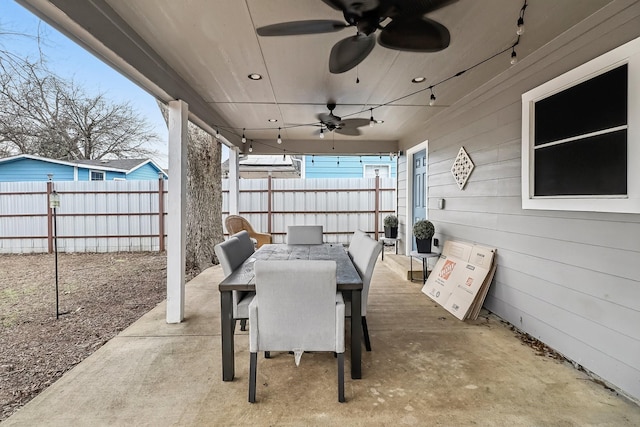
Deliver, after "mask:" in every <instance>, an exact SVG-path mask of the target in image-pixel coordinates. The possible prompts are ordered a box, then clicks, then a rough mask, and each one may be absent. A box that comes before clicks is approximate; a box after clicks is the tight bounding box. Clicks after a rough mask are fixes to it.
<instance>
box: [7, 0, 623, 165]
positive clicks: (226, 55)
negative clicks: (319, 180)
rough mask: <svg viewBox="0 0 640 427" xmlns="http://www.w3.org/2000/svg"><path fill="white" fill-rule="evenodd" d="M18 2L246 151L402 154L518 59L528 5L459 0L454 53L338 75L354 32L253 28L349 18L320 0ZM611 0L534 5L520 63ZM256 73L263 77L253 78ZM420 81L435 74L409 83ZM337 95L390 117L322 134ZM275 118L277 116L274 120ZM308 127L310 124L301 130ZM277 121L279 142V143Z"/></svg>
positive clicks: (359, 114) (340, 110) (406, 56)
mask: <svg viewBox="0 0 640 427" xmlns="http://www.w3.org/2000/svg"><path fill="white" fill-rule="evenodd" d="M17 1H18V2H19V3H21V4H23V5H24V6H26V7H27V8H29V9H30V10H32V11H33V12H34V13H36V14H37V15H39V16H40V17H41V18H42V19H44V20H45V21H47V22H49V23H50V24H52V25H54V26H56V27H57V28H59V29H60V30H62V31H63V32H65V33H66V34H67V35H69V36H70V37H72V38H74V39H75V40H76V41H78V42H79V43H80V44H82V45H84V46H85V47H86V48H87V49H89V50H90V51H92V52H93V53H95V54H96V55H97V56H99V57H100V58H102V59H103V60H105V61H106V62H107V63H109V64H111V65H112V66H114V67H115V68H116V69H118V70H120V71H121V72H122V73H123V74H125V75H127V76H129V77H130V78H131V79H132V80H134V81H136V82H137V83H138V84H140V85H141V86H142V87H144V88H145V89H147V90H148V91H149V92H150V93H151V94H153V95H154V96H155V97H157V98H158V99H160V100H162V101H164V102H168V101H170V100H173V99H182V100H184V101H185V102H187V103H188V104H189V109H190V113H191V119H192V120H193V121H195V122H196V123H197V124H199V125H200V126H202V127H204V128H205V129H207V130H209V131H210V132H215V131H217V130H219V132H220V133H221V134H222V135H223V136H224V137H225V138H226V140H227V141H228V142H229V143H230V144H232V145H236V146H238V147H240V150H241V151H244V152H246V151H248V145H249V143H246V144H243V143H242V142H241V135H242V133H243V128H244V129H246V130H245V131H244V132H245V134H246V137H247V138H248V139H251V140H253V152H254V153H270V152H282V150H283V149H285V150H287V153H322V152H329V153H331V152H332V153H360V154H363V153H379V152H390V151H397V150H398V147H399V142H401V141H405V142H406V141H413V142H419V141H414V140H415V138H416V137H415V135H416V132H417V131H421V132H423V131H424V128H425V127H428V124H429V122H430V121H433V120H437V116H438V115H442V114H446V113H447V109H448V107H449V106H451V105H452V104H454V103H456V102H460V101H461V99H463V98H464V96H465V95H467V94H468V93H470V92H472V91H473V90H475V89H476V88H478V87H480V86H481V85H482V84H484V83H486V82H487V81H489V80H490V79H492V78H494V77H495V76H496V75H498V74H500V73H502V72H504V71H505V70H507V69H508V68H509V67H510V66H511V65H510V63H509V59H510V52H511V50H510V49H509V48H510V47H511V46H512V45H513V43H514V42H515V40H516V34H515V28H516V20H517V18H518V16H519V12H520V8H521V7H522V2H521V1H519V0H483V1H475V0H458V1H455V2H453V3H451V4H449V5H447V6H445V7H442V8H440V9H438V10H436V11H434V12H432V13H430V14H428V16H429V18H431V19H434V20H436V21H438V22H440V23H442V24H444V25H445V26H446V27H447V28H448V29H449V31H450V33H451V43H450V45H449V47H448V48H446V49H445V50H443V51H440V52H436V53H414V52H400V51H397V50H390V49H387V48H384V47H382V46H380V45H376V47H375V48H374V49H373V51H372V52H371V54H370V55H369V56H368V57H367V58H366V59H365V60H364V61H363V62H362V63H361V64H360V65H359V66H358V67H357V70H356V69H355V68H354V69H353V70H350V71H347V72H345V73H342V74H331V73H330V72H329V67H328V62H329V60H328V58H329V52H330V50H331V47H332V46H333V45H334V44H335V43H336V42H338V41H339V40H341V39H343V38H345V37H348V36H350V35H352V34H353V33H354V32H355V31H354V30H352V29H343V30H341V31H338V32H335V33H327V34H316V35H304V36H289V37H260V36H258V35H256V28H258V27H261V26H265V25H269V24H274V23H280V22H285V21H293V20H310V19H333V20H339V21H344V17H343V16H342V13H341V12H340V11H337V10H334V9H333V8H331V7H329V6H328V5H327V4H326V3H324V2H323V1H321V0H270V1H266V0H215V1H212V0H189V1H187V0H185V1H176V0H136V1H130V0H91V1H86V2H78V1H76V0H50V1H47V0H17ZM610 1H611V0H588V1H585V0H565V1H557V0H530V1H529V3H530V4H529V5H528V7H527V9H526V15H525V27H526V32H525V34H524V35H523V36H522V38H521V41H520V44H519V45H518V46H517V48H516V51H517V55H518V58H519V59H520V61H522V59H523V58H525V57H526V56H527V55H529V54H530V53H532V52H534V51H535V50H537V49H538V48H540V47H542V46H543V45H545V44H546V43H548V42H549V41H551V40H552V39H553V38H555V37H556V36H558V35H560V34H561V33H563V32H564V31H566V30H567V29H569V28H570V27H572V26H573V25H575V24H576V23H578V22H580V21H582V20H583V19H585V18H586V17H587V16H589V15H591V14H592V13H594V12H595V11H597V10H598V9H600V8H602V7H604V6H606V4H607V3H609V2H610ZM504 49H508V51H507V52H506V53H503V54H502V55H499V56H498V57H496V58H493V59H491V60H489V61H487V62H485V63H483V64H482V65H480V66H478V67H477V68H474V69H472V70H470V71H468V72H466V73H464V75H461V76H459V77H454V78H452V79H450V80H448V81H445V82H444V83H441V84H439V83H440V82H442V81H443V80H446V79H447V78H449V77H452V76H455V74H456V73H458V72H459V71H463V70H466V69H468V68H470V67H472V66H473V65H475V64H478V63H480V62H481V61H483V60H485V59H487V58H489V57H491V56H492V55H494V54H496V53H497V52H500V51H502V50H504ZM250 73H259V74H260V75H262V76H263V78H262V80H258V81H253V80H250V79H249V78H248V77H247V76H248V75H249V74H250ZM417 76H423V77H425V78H426V80H425V81H424V82H423V83H420V84H415V83H412V82H411V79H412V78H414V77H417ZM357 77H358V78H359V83H356V78H357ZM435 84H437V85H436V86H435V88H434V92H435V95H436V96H437V101H436V104H435V105H433V106H429V96H430V91H429V90H428V87H429V86H430V85H435ZM420 90H422V91H421V92H419V93H415V94H413V95H410V94H412V93H414V92H416V91H420ZM407 95H410V96H407ZM329 100H334V101H335V102H336V103H337V104H338V105H337V107H336V109H335V114H336V115H338V116H342V118H343V119H345V118H363V119H367V120H368V119H369V117H370V109H371V108H374V110H373V115H374V117H375V119H376V120H384V123H383V124H377V125H375V126H374V127H369V126H365V127H361V128H360V130H361V131H362V135H360V136H346V135H342V134H339V133H336V132H331V133H329V132H326V131H325V135H326V137H325V138H324V139H320V138H319V135H318V130H319V127H318V126H313V124H316V125H317V124H318V123H319V121H318V118H317V115H318V114H319V113H326V112H327V109H326V104H327V101H329ZM394 100H398V101H397V102H392V101H394ZM390 102H391V103H390ZM389 103H390V104H389ZM271 118H273V119H277V120H278V121H277V122H276V123H270V122H268V119H271ZM299 124H309V125H310V126H294V125H299ZM278 127H281V128H282V129H281V135H282V139H283V143H282V144H281V145H278V144H277V143H276V137H277V134H278Z"/></svg>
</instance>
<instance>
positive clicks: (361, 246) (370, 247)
mask: <svg viewBox="0 0 640 427" xmlns="http://www.w3.org/2000/svg"><path fill="white" fill-rule="evenodd" d="M380 251H382V242H378V241H375V240H373V239H372V238H371V237H369V235H367V234H364V235H361V236H359V237H358V238H357V239H355V240H352V242H351V245H350V246H349V250H348V253H349V257H350V258H351V261H352V262H353V265H354V266H355V267H356V270H358V274H359V275H360V277H361V278H362V305H361V310H362V311H361V315H362V318H361V322H362V336H363V337H364V345H365V348H366V349H367V351H371V340H370V339H369V328H368V326H367V301H368V299H369V287H370V285H371V277H372V276H373V269H374V267H375V266H376V261H378V255H380ZM345 310H346V316H347V317H351V295H345ZM351 321H352V322H353V321H354V319H351ZM355 321H357V319H355Z"/></svg>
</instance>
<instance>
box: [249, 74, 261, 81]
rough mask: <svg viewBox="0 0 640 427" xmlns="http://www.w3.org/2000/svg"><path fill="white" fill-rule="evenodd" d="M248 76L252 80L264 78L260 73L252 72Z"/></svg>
mask: <svg viewBox="0 0 640 427" xmlns="http://www.w3.org/2000/svg"><path fill="white" fill-rule="evenodd" d="M247 77H249V78H250V79H251V80H262V76H261V75H260V74H258V73H251V74H249V75H248V76H247Z"/></svg>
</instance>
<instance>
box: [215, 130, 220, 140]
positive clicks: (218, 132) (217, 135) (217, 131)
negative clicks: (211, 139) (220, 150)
mask: <svg viewBox="0 0 640 427" xmlns="http://www.w3.org/2000/svg"><path fill="white" fill-rule="evenodd" d="M216 139H220V131H219V130H218V129H216Z"/></svg>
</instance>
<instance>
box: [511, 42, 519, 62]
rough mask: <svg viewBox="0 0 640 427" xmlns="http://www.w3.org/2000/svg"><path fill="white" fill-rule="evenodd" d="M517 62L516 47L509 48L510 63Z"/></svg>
mask: <svg viewBox="0 0 640 427" xmlns="http://www.w3.org/2000/svg"><path fill="white" fill-rule="evenodd" d="M517 62H518V54H517V53H516V47H515V46H514V47H513V48H512V49H511V65H515V64H516V63H517Z"/></svg>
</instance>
